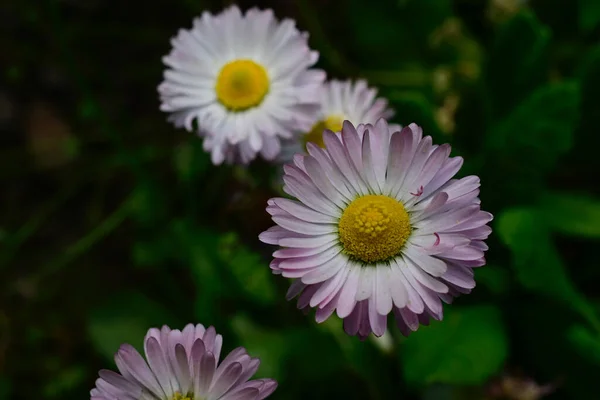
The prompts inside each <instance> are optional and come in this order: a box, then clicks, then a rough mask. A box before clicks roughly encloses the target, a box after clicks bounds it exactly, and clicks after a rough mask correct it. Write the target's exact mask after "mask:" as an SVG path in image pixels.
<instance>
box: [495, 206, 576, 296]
mask: <svg viewBox="0 0 600 400" xmlns="http://www.w3.org/2000/svg"><path fill="white" fill-rule="evenodd" d="M496 226H497V232H498V234H499V235H500V238H501V240H502V241H503V242H504V243H505V244H506V245H507V246H508V247H509V248H510V250H511V251H512V253H513V266H514V268H515V270H516V273H517V279H518V280H519V282H520V283H521V284H522V285H523V286H525V287H526V288H528V289H530V290H533V291H536V292H539V293H542V294H546V295H550V296H555V297H558V298H560V299H561V300H563V301H565V302H570V301H572V300H573V299H579V294H578V293H577V291H576V289H575V288H574V286H573V284H572V283H571V280H570V279H569V277H568V276H567V274H566V272H565V269H564V267H563V265H562V263H561V261H560V259H559V258H558V254H557V253H556V249H555V248H554V246H553V245H552V243H551V241H550V237H549V234H548V230H547V227H546V226H545V223H544V219H543V216H542V215H541V214H540V213H539V212H537V211H535V210H533V209H528V208H512V209H508V210H505V211H503V212H502V213H501V214H500V215H499V217H498V222H497V225H496Z"/></svg>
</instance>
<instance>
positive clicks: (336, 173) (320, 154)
mask: <svg viewBox="0 0 600 400" xmlns="http://www.w3.org/2000/svg"><path fill="white" fill-rule="evenodd" d="M306 148H307V150H308V154H310V155H311V156H312V157H314V158H315V160H317V161H318V162H319V164H320V165H321V167H322V168H323V172H325V175H326V176H327V177H328V178H329V180H330V181H331V183H332V184H333V185H335V188H336V189H337V191H338V192H340V193H341V194H342V196H344V198H345V199H346V200H347V201H348V200H350V201H351V200H352V198H353V194H352V192H351V191H350V189H349V188H348V187H349V186H350V184H349V183H348V181H347V180H346V178H345V177H344V175H343V174H342V173H341V171H340V169H339V168H338V167H337V166H336V165H334V164H333V163H332V161H331V159H330V158H329V156H328V155H327V153H325V151H324V150H323V149H321V148H320V147H318V146H317V145H315V144H313V143H310V142H309V143H307V144H306Z"/></svg>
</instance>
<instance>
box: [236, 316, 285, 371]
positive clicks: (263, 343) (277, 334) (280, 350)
mask: <svg viewBox="0 0 600 400" xmlns="http://www.w3.org/2000/svg"><path fill="white" fill-rule="evenodd" d="M231 329H232V330H233V332H234V333H235V334H236V335H237V336H238V338H239V340H240V343H241V345H242V346H244V347H245V348H246V350H247V351H248V354H250V355H251V356H252V357H258V358H260V361H261V363H260V368H259V369H258V372H257V373H256V375H255V376H256V377H257V378H273V379H280V378H281V376H282V373H283V369H284V368H283V365H284V363H285V361H286V358H287V353H288V350H289V347H290V346H292V345H293V344H291V343H288V341H287V340H286V338H285V337H284V335H283V334H282V333H283V332H281V331H270V330H267V329H265V328H261V327H259V326H257V325H256V324H255V323H254V322H252V320H251V319H250V318H249V317H247V316H245V315H242V314H238V315H236V316H235V317H234V318H233V319H231Z"/></svg>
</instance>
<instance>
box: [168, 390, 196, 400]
mask: <svg viewBox="0 0 600 400" xmlns="http://www.w3.org/2000/svg"><path fill="white" fill-rule="evenodd" d="M171 400H194V395H193V394H189V393H188V394H185V395H183V394H181V393H180V392H175V394H174V395H173V398H172V399H171Z"/></svg>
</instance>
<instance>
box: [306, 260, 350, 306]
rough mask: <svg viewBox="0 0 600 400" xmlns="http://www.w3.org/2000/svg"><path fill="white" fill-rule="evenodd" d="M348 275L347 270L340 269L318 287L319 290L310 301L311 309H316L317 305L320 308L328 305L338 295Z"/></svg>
mask: <svg viewBox="0 0 600 400" xmlns="http://www.w3.org/2000/svg"><path fill="white" fill-rule="evenodd" d="M348 273H349V270H348V269H346V268H342V269H341V270H340V272H339V273H337V274H335V275H334V276H333V277H331V278H329V279H328V280H327V281H325V282H323V284H322V285H321V286H320V287H319V290H317V291H316V292H315V294H314V295H313V297H312V298H311V299H310V303H309V305H310V306H311V307H316V306H317V305H318V306H319V307H321V308H322V307H323V306H324V305H326V304H329V303H330V302H331V300H332V299H333V298H334V297H335V296H337V294H338V293H339V291H340V289H341V288H342V286H343V284H344V282H345V281H346V279H347V277H348Z"/></svg>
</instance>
